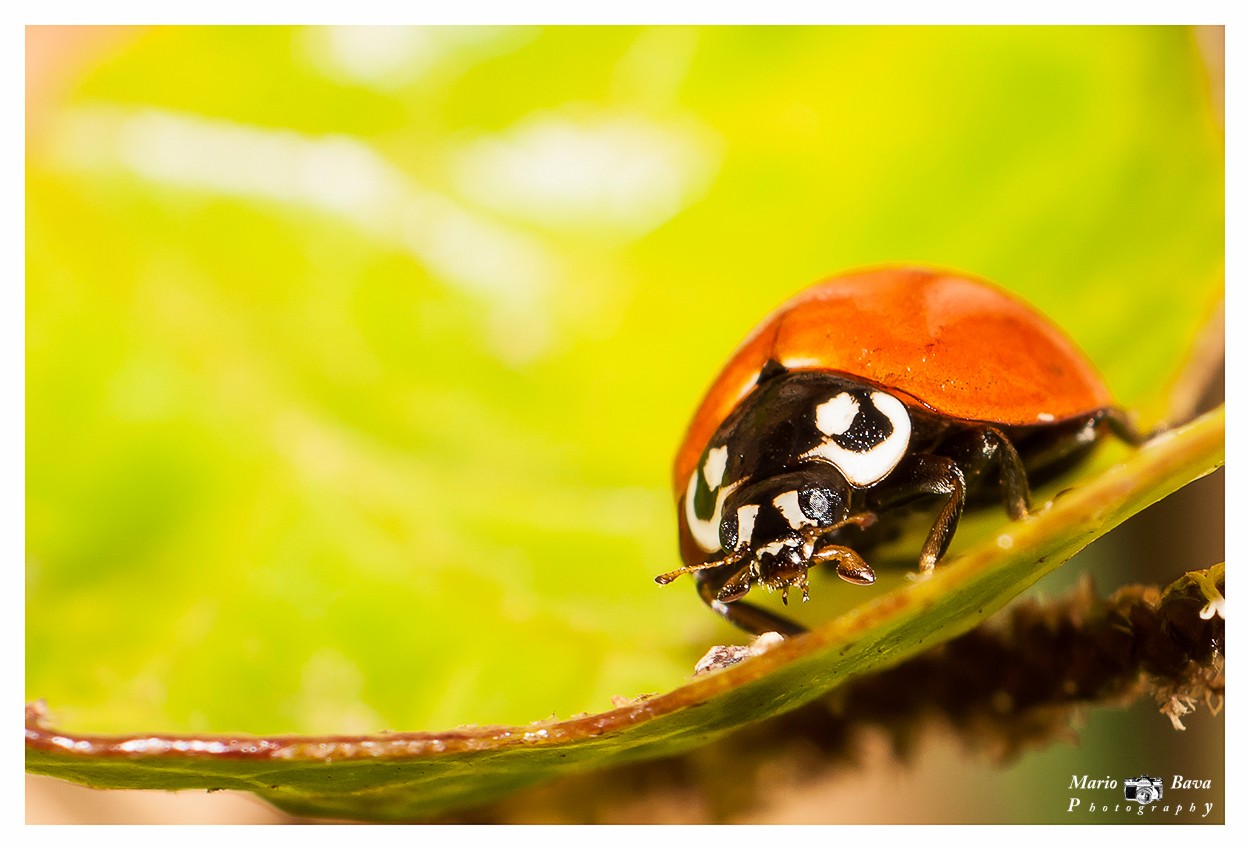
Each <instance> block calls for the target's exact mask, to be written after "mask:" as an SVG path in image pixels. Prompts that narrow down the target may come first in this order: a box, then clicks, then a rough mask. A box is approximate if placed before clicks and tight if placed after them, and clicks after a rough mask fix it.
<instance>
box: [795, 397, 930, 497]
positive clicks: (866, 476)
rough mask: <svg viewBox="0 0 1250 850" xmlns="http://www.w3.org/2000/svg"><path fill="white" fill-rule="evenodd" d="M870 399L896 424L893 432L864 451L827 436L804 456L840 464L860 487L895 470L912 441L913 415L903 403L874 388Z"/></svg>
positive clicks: (869, 484) (850, 479) (872, 482)
mask: <svg viewBox="0 0 1250 850" xmlns="http://www.w3.org/2000/svg"><path fill="white" fill-rule="evenodd" d="M870 399H871V400H872V404H873V406H874V407H876V408H877V410H879V411H881V412H882V413H883V414H884V415H885V417H886V418H887V419H889V420H890V424H891V425H893V426H894V431H893V433H891V434H890V436H888V437H886V438H885V439H884V440H882V441H881V442H879V443H877V444H876V445H875V446H872V447H871V448H869V449H867V450H866V451H862V452H855V451H851V450H849V449H844V448H842V447H841V446H839V445H838V444H837V443H835V442H834V441H833V440H826V441H824V442H823V443H821V444H820V445H819V446H816V448H814V449H812V450H811V451H809V452H808V453H807V454H805V455H803V458H802V459H803V460H807V459H809V458H822V459H824V460H826V461H828V462H829V463H831V464H833V465H834V466H836V467H837V468H838V471H839V472H841V473H842V475H843V477H845V478H846V480H847V482H848V483H849V484H850V485H851V486H852V487H858V488H860V489H863V488H865V487H871V486H872V485H873V484H876V483H877V482H878V481H880V480H881V479H883V478H885V477H886V476H887V475H889V474H890V473H891V472H893V471H894V467H896V466H898V462H899V461H900V460H902V459H903V455H904V454H906V453H907V444H908V443H909V442H910V441H911V419H910V417H908V415H907V408H906V407H904V406H903V403H902V402H901V401H899V400H898V399H896V398H895V397H894V396H892V395H890V394H889V393H883V392H874V393H873V394H872V395H871V396H870ZM833 400H836V399H831V401H833ZM826 403H828V402H826Z"/></svg>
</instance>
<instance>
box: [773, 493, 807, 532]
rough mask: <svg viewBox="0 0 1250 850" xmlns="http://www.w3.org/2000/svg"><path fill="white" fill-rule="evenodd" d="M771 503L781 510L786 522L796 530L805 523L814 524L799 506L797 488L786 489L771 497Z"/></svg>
mask: <svg viewBox="0 0 1250 850" xmlns="http://www.w3.org/2000/svg"><path fill="white" fill-rule="evenodd" d="M773 505H775V506H776V508H777V510H778V511H780V512H781V515H782V516H783V517H785V518H786V522H788V523H790V527H791V528H793V529H796V530H797V529H799V528H802V527H803V526H805V525H815V524H816V523H815V521H814V520H812V519H809V518H808V516H807V515H806V514H804V513H803V509H802V508H801V507H799V491H798V490H787V491H786V492H784V493H782V494H781V495H779V496H777V497H776V498H774V499H773Z"/></svg>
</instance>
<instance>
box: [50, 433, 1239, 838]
mask: <svg viewBox="0 0 1250 850" xmlns="http://www.w3.org/2000/svg"><path fill="white" fill-rule="evenodd" d="M1223 455H1224V412H1223V409H1222V408H1221V409H1219V410H1217V411H1214V412H1212V413H1210V414H1208V415H1206V416H1204V417H1202V418H1201V419H1200V420H1198V421H1196V422H1194V423H1193V424H1191V425H1188V426H1185V427H1184V428H1182V429H1180V430H1178V431H1175V432H1169V433H1167V434H1164V435H1163V436H1161V437H1159V438H1157V439H1156V440H1155V441H1154V442H1153V443H1151V444H1149V445H1147V446H1146V447H1144V448H1143V449H1141V450H1140V451H1138V452H1136V453H1135V454H1133V455H1132V456H1131V457H1129V458H1128V459H1127V460H1125V461H1124V462H1123V463H1121V464H1119V465H1117V466H1114V467H1112V468H1110V469H1108V470H1107V471H1106V472H1104V473H1103V474H1101V475H1100V476H1098V477H1097V478H1095V479H1092V480H1090V481H1088V482H1086V483H1083V484H1082V485H1081V486H1079V487H1076V488H1073V489H1071V490H1068V491H1065V492H1064V493H1063V494H1062V495H1061V496H1060V497H1057V498H1056V499H1055V500H1054V501H1053V502H1052V503H1049V504H1047V505H1045V506H1044V507H1042V508H1040V509H1039V510H1037V511H1036V512H1035V513H1033V514H1031V515H1030V516H1029V517H1028V518H1027V519H1026V520H1023V521H1021V522H1019V523H1017V524H1015V525H1012V526H1010V531H1008V532H1005V533H1004V535H1003V536H1000V537H999V538H996V539H993V540H988V541H986V542H984V543H982V544H980V545H979V546H976V547H974V548H972V549H970V550H968V551H966V552H965V553H963V554H962V555H961V556H959V557H957V558H954V559H952V560H951V561H950V562H949V563H947V564H946V565H944V566H943V568H942V569H940V570H937V571H936V572H934V573H933V574H932V575H931V576H930V577H929V578H927V579H925V580H923V581H917V582H916V583H915V584H913V585H911V586H906V587H902V588H899V589H898V590H895V591H893V592H892V593H889V594H886V595H883V596H880V597H878V598H877V599H875V600H873V601H872V602H870V603H867V604H864V605H861V606H860V607H858V608H856V609H855V610H854V611H852V612H851V613H849V614H846V615H844V616H842V617H839V618H837V619H834V620H832V621H830V622H828V623H825V624H824V625H822V626H819V627H818V628H816V629H814V630H813V631H811V632H809V633H807V634H804V635H801V636H799V637H797V638H793V639H791V640H788V641H785V642H784V643H781V644H780V645H778V646H775V647H773V648H772V649H770V650H768V651H767V652H765V653H764V654H762V655H760V656H757V657H754V658H748V659H747V660H745V661H742V662H740V663H738V664H736V665H734V666H732V667H729V668H728V669H725V670H723V671H719V672H716V673H713V674H707V675H703V676H701V677H699V678H696V679H695V680H694V681H692V682H690V683H688V684H686V685H683V686H682V687H680V688H678V689H676V690H674V691H671V692H669V693H666V694H662V695H659V696H653V697H648V698H640V699H638V700H636V701H634V702H631V703H630V704H628V705H625V706H622V707H620V708H617V709H615V710H613V711H609V712H605V713H602V714H596V715H589V716H583V717H578V718H573V719H570V720H563V721H551V722H544V723H535V724H530V725H529V726H512V727H499V726H494V727H481V728H472V727H470V728H458V729H455V730H451V731H448V732H442V733H419V734H398V735H382V736H371V737H363V738H341V737H339V738H283V737H279V738H242V737H231V738H202V737H191V738H181V737H176V736H143V737H139V738H133V737H131V738H92V737H85V736H75V735H69V734H66V733H60V732H55V731H53V730H50V729H45V728H42V727H41V725H40V723H39V718H38V717H35V718H34V720H35V722H34V723H33V724H31V723H28V730H27V769H28V770H31V771H34V772H37V773H47V774H50V775H54V776H60V777H62V778H67V779H73V780H76V781H79V782H84V783H87V784H90V785H95V786H102V787H112V788H167V789H176V788H238V789H243V790H248V791H253V792H255V793H257V794H259V795H260V796H262V797H264V798H265V799H267V800H269V801H271V802H273V803H274V804H276V805H278V806H280V807H281V808H284V809H286V810H288V811H291V812H296V813H300V814H306V815H317V816H323V817H341V818H355V819H362V820H398V821H403V820H413V819H420V818H428V817H431V816H434V815H437V814H439V813H441V812H443V811H445V810H446V809H448V808H453V807H462V806H466V805H469V804H472V803H477V802H481V801H483V800H487V799H490V798H492V797H494V796H497V795H499V794H502V793H504V792H506V791H509V790H512V789H515V788H518V787H522V786H524V785H527V784H529V783H532V782H535V781H537V780H540V779H544V778H549V777H551V776H554V775H557V774H560V773H564V772H567V771H571V770H579V769H582V770H584V769H586V768H588V767H594V766H599V765H604V764H607V763H615V762H620V761H627V760H637V759H645V758H654V757H658V756H662V755H669V754H672V753H675V752H680V751H683V750H687V749H691V748H693V747H695V746H698V745H699V744H702V743H705V742H707V741H709V740H712V739H714V738H715V737H717V736H719V735H722V734H724V733H726V732H728V731H730V730H732V729H734V728H736V727H738V726H741V725H744V724H746V723H752V722H756V721H760V720H764V719H767V718H769V717H773V716H775V715H778V714H781V713H783V712H785V711H788V710H790V709H793V708H796V707H798V706H800V705H802V704H804V703H806V702H808V701H810V700H812V699H814V698H816V697H818V696H820V695H822V694H824V693H826V692H827V691H829V690H830V689H832V688H834V687H836V686H837V685H838V684H839V683H841V682H843V681H845V680H846V679H847V678H848V677H851V676H855V675H857V674H861V673H863V672H865V671H868V670H871V669H873V668H879V667H883V666H889V665H891V664H894V663H897V662H898V661H900V660H902V659H904V658H906V657H908V656H910V655H912V654H914V653H916V652H918V651H920V650H922V649H924V648H927V647H929V646H933V645H935V644H938V643H941V642H942V641H945V640H948V639H950V638H952V637H954V636H956V635H958V634H961V633H963V632H965V631H967V630H969V629H971V628H973V627H974V626H976V625H977V624H979V623H980V622H982V621H983V620H984V619H985V618H986V617H988V616H989V615H990V614H991V613H993V612H994V611H996V610H997V609H998V608H999V607H1001V606H1002V605H1004V604H1006V603H1007V602H1009V601H1010V600H1011V599H1013V598H1014V597H1015V596H1016V595H1018V594H1019V593H1020V592H1021V591H1022V590H1023V589H1025V588H1027V587H1029V586H1030V585H1032V584H1033V583H1034V582H1036V581H1037V580H1038V579H1039V578H1041V577H1042V576H1043V575H1045V574H1046V573H1048V572H1050V571H1051V570H1053V569H1054V568H1055V567H1057V566H1059V565H1060V564H1062V563H1063V562H1064V561H1065V560H1067V559H1068V558H1070V557H1071V556H1072V555H1074V554H1075V553H1076V552H1077V551H1079V550H1080V549H1081V548H1083V547H1084V546H1086V545H1087V544H1088V543H1090V542H1091V541H1092V540H1094V539H1095V538H1097V537H1098V536H1100V535H1101V534H1103V533H1105V532H1106V531H1108V530H1110V529H1111V528H1114V527H1115V526H1116V525H1118V524H1119V523H1120V522H1121V521H1123V520H1124V519H1126V518H1127V517H1129V516H1131V515H1132V514H1133V513H1135V512H1137V511H1139V510H1141V509H1142V508H1144V507H1146V506H1147V505H1149V504H1151V503H1153V502H1155V501H1157V500H1158V499H1160V498H1162V497H1163V496H1165V495H1167V494H1168V493H1170V492H1173V491H1174V490H1176V489H1178V488H1179V487H1181V486H1183V485H1185V484H1187V483H1188V482H1189V481H1191V480H1193V479H1194V478H1196V477H1199V476H1202V475H1205V474H1206V473H1208V472H1210V471H1212V470H1213V469H1215V468H1216V467H1217V466H1218V465H1220V464H1221V463H1222V461H1223Z"/></svg>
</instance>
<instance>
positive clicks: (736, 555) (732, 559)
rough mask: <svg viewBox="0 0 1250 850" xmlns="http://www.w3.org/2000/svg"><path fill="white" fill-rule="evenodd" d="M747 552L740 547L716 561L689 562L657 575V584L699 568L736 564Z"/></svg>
mask: <svg viewBox="0 0 1250 850" xmlns="http://www.w3.org/2000/svg"><path fill="white" fill-rule="evenodd" d="M746 554H747V550H746V549H739V550H737V551H735V552H730V553H729V554H728V555H726V556H725V557H723V558H721V559H719V560H716V561H708V562H706V563H703V564H688V565H686V566H684V567H681V568H680V569H676V570H673V571H672V572H671V573H665V574H664V575H662V576H656V577H655V583H656V584H668V583H669V582H671V581H672V580H673V579H675V578H677V577H678V576H680V575H685V574H686V573H694V572H698V571H699V570H710V569H712V568H713V567H723V566H725V565H727V564H736V563H737V562H738V561H741V560H742V559H743V558H745V557H746Z"/></svg>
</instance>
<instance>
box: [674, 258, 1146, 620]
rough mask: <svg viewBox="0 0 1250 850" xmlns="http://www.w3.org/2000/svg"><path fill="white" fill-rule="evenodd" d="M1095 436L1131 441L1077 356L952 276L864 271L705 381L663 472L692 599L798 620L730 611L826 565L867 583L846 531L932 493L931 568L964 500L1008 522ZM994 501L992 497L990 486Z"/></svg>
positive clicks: (1064, 342) (829, 284) (1029, 315)
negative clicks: (749, 596) (995, 505)
mask: <svg viewBox="0 0 1250 850" xmlns="http://www.w3.org/2000/svg"><path fill="white" fill-rule="evenodd" d="M1105 430H1110V431H1112V432H1113V433H1115V434H1116V435H1117V436H1119V437H1120V438H1121V439H1123V440H1125V441H1127V442H1130V443H1133V444H1136V443H1140V442H1141V437H1140V436H1139V435H1138V433H1137V432H1136V431H1135V430H1134V429H1133V427H1132V425H1131V424H1130V423H1129V420H1128V418H1127V417H1126V416H1125V414H1124V413H1123V411H1121V410H1120V409H1119V408H1117V407H1115V406H1114V405H1113V403H1112V399H1111V395H1110V393H1109V392H1108V390H1107V388H1106V385H1105V384H1104V383H1103V382H1102V379H1101V378H1100V377H1099V376H1098V373H1097V372H1096V371H1095V370H1094V367H1093V366H1092V365H1091V364H1090V362H1089V361H1088V360H1087V359H1086V358H1085V356H1084V355H1083V354H1082V353H1081V352H1080V350H1079V349H1078V348H1077V347H1076V345H1075V344H1074V343H1073V342H1072V341H1071V340H1070V339H1068V337H1067V336H1065V335H1064V334H1063V332H1062V331H1060V330H1059V329H1058V328H1057V327H1055V326H1054V325H1053V324H1052V323H1050V322H1049V321H1048V320H1047V319H1046V318H1045V317H1043V316H1042V315H1041V314H1039V313H1038V312H1037V311H1036V310H1034V309H1033V308H1032V307H1030V306H1029V305H1028V304H1025V303H1024V302H1023V301H1021V300H1019V299H1018V298H1016V297H1015V296H1013V295H1010V294H1008V293H1006V292H1004V291H1003V290H1001V289H999V288H997V287H995V286H993V285H991V284H989V283H986V282H984V281H981V280H977V279H974V278H971V277H968V276H966V275H962V274H956V273H953V272H947V271H940V270H935V269H928V268H879V269H870V270H867V271H858V272H851V273H848V274H844V275H841V276H838V277H835V278H832V279H830V280H826V281H824V282H823V283H819V284H816V285H815V286H812V287H810V288H809V289H807V290H805V291H803V292H801V293H799V294H798V295H796V296H795V297H794V298H792V299H790V300H789V301H787V302H786V303H785V304H783V305H782V306H781V307H780V308H779V309H778V310H776V311H775V312H774V313H773V314H772V315H770V316H769V317H768V318H766V319H765V320H764V322H763V323H762V324H760V326H759V327H757V328H756V329H755V330H754V331H753V332H752V333H751V335H750V336H748V337H747V339H746V340H745V341H744V342H743V343H742V345H740V346H739V347H738V350H737V351H736V352H735V353H734V355H733V356H732V357H731V358H730V359H729V362H728V363H727V364H726V365H725V367H724V369H722V370H721V373H720V375H719V376H718V377H717V378H716V380H715V382H713V384H712V387H711V389H710V390H709V391H708V393H707V395H706V396H705V397H704V399H703V402H702V403H701V404H700V405H699V408H698V410H697V412H696V413H695V416H694V420H693V421H692V422H691V423H690V427H689V429H688V430H687V432H686V438H685V440H684V441H683V442H682V446H681V449H680V450H679V451H678V452H677V459H676V462H675V464H674V467H673V490H674V493H675V495H676V498H677V521H678V525H679V528H680V537H681V554H682V559H683V561H684V563H685V564H686V565H687V566H684V567H682V568H681V569H678V570H674V571H673V572H670V573H665V574H664V575H662V576H659V577H657V578H656V581H657V582H659V583H660V584H668V583H669V582H671V581H673V579H675V578H676V577H677V576H679V575H682V574H683V573H688V572H692V573H695V584H696V586H697V588H698V591H699V595H700V597H701V598H702V599H703V601H704V602H706V603H707V604H708V605H709V606H710V607H711V608H712V609H713V610H714V611H716V612H717V613H718V614H720V615H721V616H723V617H724V618H725V619H727V620H729V621H730V622H731V623H734V624H735V625H737V626H739V627H741V628H743V629H746V630H747V631H750V632H754V633H757V634H762V633H764V632H768V631H776V632H781V633H783V634H789V635H793V634H796V633H799V632H801V631H802V630H803V629H802V627H801V626H799V625H797V624H796V623H793V622H792V621H790V620H788V619H786V618H783V617H780V616H778V615H777V614H774V613H772V612H770V611H767V610H765V609H763V608H760V607H757V606H755V605H752V604H751V603H749V602H744V601H742V597H743V596H745V595H746V593H747V591H748V590H750V588H751V586H752V585H753V584H758V585H761V586H763V587H765V588H767V589H769V590H780V591H781V592H782V601H783V602H787V601H788V592H789V590H790V589H791V588H798V589H799V590H801V591H802V594H803V599H804V601H806V600H807V595H808V576H807V573H808V570H809V569H810V568H811V567H813V566H815V565H816V564H821V563H828V564H831V565H832V566H833V568H834V570H835V571H836V573H837V575H838V576H840V577H841V578H843V579H845V580H846V581H849V582H852V583H854V584H871V583H872V582H873V581H875V580H876V575H875V574H874V572H873V570H872V568H871V567H869V566H868V564H867V563H866V562H865V560H864V559H863V557H862V556H861V555H860V552H859V551H857V550H856V549H855V548H852V547H851V546H849V545H847V544H848V543H849V542H852V541H854V542H858V543H859V549H860V550H866V549H867V548H868V547H869V546H870V545H871V540H870V539H869V537H868V536H861V537H860V538H859V540H856V538H855V535H860V534H861V532H862V530H863V529H865V528H867V527H868V526H870V525H874V524H875V523H878V520H881V523H880V524H878V525H877V526H876V529H875V530H876V531H881V530H882V529H888V528H889V527H890V526H892V525H893V524H896V523H897V522H899V521H901V520H902V518H903V517H904V515H905V514H906V513H907V511H904V510H902V509H903V507H904V506H909V507H910V506H911V503H912V502H914V501H916V500H920V499H923V498H924V497H932V498H933V499H935V500H936V501H937V502H938V507H937V518H936V521H935V522H934V524H933V527H932V529H931V531H930V532H929V535H928V538H927V540H926V541H925V544H924V546H923V547H922V549H921V552H920V569H921V570H922V571H928V570H932V569H933V568H934V566H936V564H937V562H938V561H939V560H940V559H941V558H942V556H943V554H945V552H946V549H947V547H948V546H949V545H950V542H951V538H952V537H953V536H954V534H955V528H956V525H957V524H958V522H959V517H960V514H961V513H962V511H963V509H964V505H965V503H966V501H967V500H968V498H969V497H975V496H976V495H977V494H978V493H981V492H983V491H989V493H990V494H991V495H997V496H998V497H999V498H1000V499H1001V500H1002V502H1003V503H1004V505H1005V507H1006V510H1007V513H1008V514H1009V515H1010V516H1011V517H1012V518H1013V519H1019V518H1020V517H1022V516H1024V515H1025V514H1026V513H1028V510H1029V479H1030V478H1032V479H1033V480H1035V481H1037V480H1041V479H1042V478H1045V477H1048V476H1051V475H1053V474H1055V473H1056V472H1058V471H1060V470H1062V469H1063V468H1065V467H1066V466H1068V465H1070V464H1071V463H1072V462H1074V461H1076V460H1077V459H1079V458H1080V457H1081V456H1082V455H1083V454H1085V453H1086V452H1087V451H1088V450H1089V448H1090V447H1091V446H1092V445H1093V444H1094V442H1095V441H1096V440H1097V439H1098V437H1099V436H1100V434H1101V433H1102V432H1103V431H1105ZM995 490H996V491H997V493H996V494H995V493H994V491H995Z"/></svg>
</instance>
